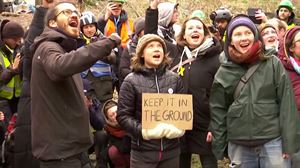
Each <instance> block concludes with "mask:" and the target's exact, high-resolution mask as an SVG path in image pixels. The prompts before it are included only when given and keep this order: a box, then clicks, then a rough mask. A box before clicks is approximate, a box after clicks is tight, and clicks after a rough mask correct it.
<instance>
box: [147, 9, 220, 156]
mask: <svg viewBox="0 0 300 168" xmlns="http://www.w3.org/2000/svg"><path fill="white" fill-rule="evenodd" d="M145 18H146V20H145V34H149V33H153V34H156V33H157V19H158V10H153V9H150V8H148V9H147V11H146V17H145ZM213 41H214V44H213V45H212V46H211V47H209V48H208V49H206V50H205V51H203V52H199V53H198V55H197V57H196V59H195V60H194V61H193V62H191V63H190V64H189V63H188V64H186V65H184V68H185V71H184V74H183V76H182V77H181V79H182V80H183V83H184V88H185V90H187V94H192V95H193V111H194V116H193V130H191V131H186V134H185V137H186V142H187V148H188V151H189V152H192V153H200V154H204V153H207V152H209V153H211V149H210V146H209V145H210V144H207V143H206V134H207V131H208V126H209V122H210V119H211V116H210V110H209V96H210V90H211V86H212V83H213V80H214V76H215V73H216V72H217V70H218V68H219V66H220V62H219V55H220V53H221V52H222V46H221V44H220V42H219V41H218V40H217V39H215V38H214V39H213ZM165 42H166V45H167V51H168V52H169V55H170V57H171V58H172V59H173V61H172V65H171V67H174V66H176V65H177V64H178V63H179V62H180V58H181V55H182V53H183V50H184V46H181V45H179V44H177V45H176V44H172V43H170V42H167V41H165ZM186 59H187V56H186V55H185V54H184V55H183V61H184V60H186ZM176 70H177V69H176ZM176 70H175V71H176Z"/></svg>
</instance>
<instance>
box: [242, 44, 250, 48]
mask: <svg viewBox="0 0 300 168" xmlns="http://www.w3.org/2000/svg"><path fill="white" fill-rule="evenodd" d="M249 45H250V44H249V43H242V44H240V47H241V48H243V49H245V48H247V47H249Z"/></svg>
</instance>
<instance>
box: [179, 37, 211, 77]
mask: <svg viewBox="0 0 300 168" xmlns="http://www.w3.org/2000/svg"><path fill="white" fill-rule="evenodd" d="M213 44H214V40H213V38H212V37H210V38H207V39H206V40H205V41H204V42H203V43H202V44H201V45H200V46H199V47H197V48H195V49H193V50H192V51H191V50H190V49H189V48H188V47H187V46H184V49H183V52H182V54H181V57H180V62H179V66H178V69H177V72H179V68H180V67H181V66H182V60H183V56H184V54H185V55H186V56H187V58H188V59H189V58H193V57H197V56H198V53H199V52H203V51H205V50H206V49H208V48H209V47H211V46H212V45H213Z"/></svg>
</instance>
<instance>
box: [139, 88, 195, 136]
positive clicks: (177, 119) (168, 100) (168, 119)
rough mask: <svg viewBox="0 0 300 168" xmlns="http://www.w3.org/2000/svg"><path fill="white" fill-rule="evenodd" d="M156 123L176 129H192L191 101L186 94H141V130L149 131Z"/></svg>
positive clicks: (190, 97) (189, 96)
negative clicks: (172, 126) (170, 125)
mask: <svg viewBox="0 0 300 168" xmlns="http://www.w3.org/2000/svg"><path fill="white" fill-rule="evenodd" d="M158 123H167V124H173V125H174V126H176V127H177V128H178V129H183V130H191V129H192V128H193V100H192V95H187V94H162V93H143V94H142V128H143V129H151V128H154V127H155V126H156V125H157V124H158Z"/></svg>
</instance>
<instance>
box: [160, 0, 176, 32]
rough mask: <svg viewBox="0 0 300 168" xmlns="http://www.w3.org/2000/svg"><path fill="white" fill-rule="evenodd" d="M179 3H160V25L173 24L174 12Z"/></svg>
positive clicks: (167, 25)
mask: <svg viewBox="0 0 300 168" xmlns="http://www.w3.org/2000/svg"><path fill="white" fill-rule="evenodd" d="M178 5H179V4H178V3H177V4H176V3H171V2H165V3H160V4H159V5H158V25H160V26H163V27H169V26H171V25H170V23H171V21H172V17H173V13H174V10H175V8H176V7H177V6H178Z"/></svg>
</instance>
